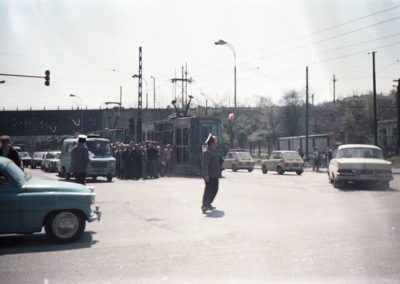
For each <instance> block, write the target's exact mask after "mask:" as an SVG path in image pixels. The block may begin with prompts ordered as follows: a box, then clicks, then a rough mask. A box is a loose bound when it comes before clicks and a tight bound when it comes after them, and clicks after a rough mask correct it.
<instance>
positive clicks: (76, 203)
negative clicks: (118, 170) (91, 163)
mask: <svg viewBox="0 0 400 284" xmlns="http://www.w3.org/2000/svg"><path fill="white" fill-rule="evenodd" d="M95 198H96V194H95V193H94V189H92V188H88V187H86V186H84V185H81V184H76V183H70V182H63V181H50V180H40V179H33V178H31V177H30V176H28V175H26V174H24V172H23V171H22V170H21V169H20V168H18V167H17V166H16V165H15V164H14V163H13V162H12V161H11V160H9V159H7V158H3V157H0V234H31V233H35V232H40V231H42V228H43V227H44V228H45V231H46V235H47V237H48V238H49V239H51V240H52V241H55V242H58V243H69V242H74V241H76V240H78V239H79V238H80V237H81V236H82V234H83V232H84V230H85V225H86V221H88V222H92V221H95V220H98V221H100V216H101V212H100V210H99V206H96V205H95Z"/></svg>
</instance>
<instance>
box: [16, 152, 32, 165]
mask: <svg viewBox="0 0 400 284" xmlns="http://www.w3.org/2000/svg"><path fill="white" fill-rule="evenodd" d="M18 156H19V159H20V160H21V164H22V166H23V167H24V168H27V167H28V166H30V165H31V160H32V157H31V155H29V153H28V152H18Z"/></svg>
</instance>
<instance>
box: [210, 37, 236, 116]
mask: <svg viewBox="0 0 400 284" xmlns="http://www.w3.org/2000/svg"><path fill="white" fill-rule="evenodd" d="M214 44H215V45H225V46H227V47H229V48H230V49H231V50H232V52H233V63H234V69H233V75H234V88H235V89H234V104H235V111H236V51H235V48H234V47H233V45H232V44H230V43H228V42H226V41H224V40H222V39H220V40H219V41H216V42H215V43H214Z"/></svg>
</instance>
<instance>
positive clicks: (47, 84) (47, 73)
mask: <svg viewBox="0 0 400 284" xmlns="http://www.w3.org/2000/svg"><path fill="white" fill-rule="evenodd" d="M44 75H45V76H44V84H45V85H46V86H50V71H49V70H46V72H44Z"/></svg>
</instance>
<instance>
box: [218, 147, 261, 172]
mask: <svg viewBox="0 0 400 284" xmlns="http://www.w3.org/2000/svg"><path fill="white" fill-rule="evenodd" d="M222 167H223V168H224V169H232V171H234V172H236V171H238V170H241V169H243V170H248V171H249V172H251V171H253V170H254V160H253V157H252V156H251V155H250V153H249V152H246V151H241V150H231V151H229V152H228V153H227V154H226V157H225V159H224V162H223V165H222Z"/></svg>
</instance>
